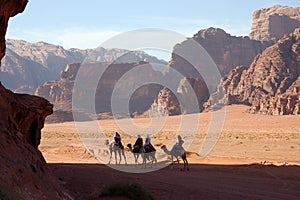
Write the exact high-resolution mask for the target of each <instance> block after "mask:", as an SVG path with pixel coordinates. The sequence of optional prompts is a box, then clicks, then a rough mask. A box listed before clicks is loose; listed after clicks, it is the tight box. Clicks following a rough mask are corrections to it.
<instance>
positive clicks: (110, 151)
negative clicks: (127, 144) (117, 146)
mask: <svg viewBox="0 0 300 200" xmlns="http://www.w3.org/2000/svg"><path fill="white" fill-rule="evenodd" d="M109 153H110V157H109V162H108V164H110V161H111V158H112V150H109Z"/></svg>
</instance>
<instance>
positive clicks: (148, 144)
mask: <svg viewBox="0 0 300 200" xmlns="http://www.w3.org/2000/svg"><path fill="white" fill-rule="evenodd" d="M144 148H145V150H146V152H153V151H156V149H155V148H154V146H153V145H152V144H151V137H150V134H147V136H146V140H145V145H144Z"/></svg>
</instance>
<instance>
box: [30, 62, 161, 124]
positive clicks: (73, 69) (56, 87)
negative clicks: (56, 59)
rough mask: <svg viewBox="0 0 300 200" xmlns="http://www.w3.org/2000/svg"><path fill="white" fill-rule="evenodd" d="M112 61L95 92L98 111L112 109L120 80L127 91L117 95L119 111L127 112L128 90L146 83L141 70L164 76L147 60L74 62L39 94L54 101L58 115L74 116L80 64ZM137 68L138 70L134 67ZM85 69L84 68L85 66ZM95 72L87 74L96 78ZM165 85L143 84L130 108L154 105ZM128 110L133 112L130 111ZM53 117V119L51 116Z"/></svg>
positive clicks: (145, 107)
mask: <svg viewBox="0 0 300 200" xmlns="http://www.w3.org/2000/svg"><path fill="white" fill-rule="evenodd" d="M107 65H109V67H108V68H107V69H106V71H105V72H104V73H103V74H102V77H101V79H100V80H99V83H98V86H97V88H96V94H95V108H96V113H97V114H98V113H105V112H112V110H111V98H112V92H113V89H114V88H115V86H116V84H117V82H119V84H120V86H121V88H120V90H121V91H125V94H121V95H120V96H117V97H116V98H117V99H118V100H119V101H120V105H119V104H118V105H117V106H118V108H115V109H116V110H115V111H117V112H119V113H124V112H126V110H124V108H126V106H128V104H126V105H124V102H122V101H123V100H125V99H126V98H127V96H126V95H128V92H127V91H130V89H131V88H134V87H135V86H136V84H138V83H143V82H144V81H146V80H144V79H145V77H143V76H141V74H147V76H148V77H152V78H154V82H155V80H156V81H157V82H158V80H160V79H162V73H161V72H157V71H154V70H153V69H152V67H151V66H150V65H148V63H147V62H136V63H112V64H110V63H104V62H100V63H74V64H70V65H68V66H67V68H66V69H65V70H64V71H62V72H61V78H60V80H57V81H50V82H46V83H45V84H44V85H43V86H40V87H39V88H38V89H37V90H36V93H35V94H36V95H38V96H41V97H44V98H46V99H48V100H49V101H50V102H51V103H53V104H54V110H55V111H54V115H60V116H62V118H61V120H63V119H65V120H66V119H72V116H70V115H71V114H72V113H71V111H72V95H73V86H74V81H75V78H76V75H77V72H78V70H79V68H83V69H84V68H87V67H89V68H90V67H95V68H97V69H101V68H104V67H106V66H107ZM140 66H144V67H146V68H144V69H143V70H142V69H140V68H139V67H140ZM133 69H135V70H133ZM83 71H84V70H83ZM129 71H130V72H131V74H130V75H129V77H127V78H126V79H123V80H122V81H121V83H120V78H121V77H122V76H123V75H124V74H125V73H127V72H129ZM93 76H94V74H87V79H96V78H99V77H93ZM85 88H86V89H85V90H86V91H88V90H92V89H93V88H92V86H91V87H89V86H85ZM161 88H162V87H161V86H160V85H155V84H149V85H144V86H142V87H139V88H138V89H137V90H136V91H135V92H134V93H133V94H132V96H131V99H130V101H129V112H130V113H134V112H139V113H140V112H144V111H145V110H147V109H149V108H150V105H151V103H152V102H153V100H154V99H155V97H156V96H157V94H158V92H159V90H160V89H161ZM80 98H81V97H80ZM84 98H85V95H84V94H82V101H84ZM125 114H127V115H128V114H129V113H128V112H126V113H125ZM58 118H59V117H56V118H55V120H53V121H49V122H57V120H58ZM50 119H51V118H50ZM50 119H49V120H50Z"/></svg>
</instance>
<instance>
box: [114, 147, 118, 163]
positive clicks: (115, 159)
mask: <svg viewBox="0 0 300 200" xmlns="http://www.w3.org/2000/svg"><path fill="white" fill-rule="evenodd" d="M114 153H115V161H116V164H117V163H118V162H117V151H116V150H114Z"/></svg>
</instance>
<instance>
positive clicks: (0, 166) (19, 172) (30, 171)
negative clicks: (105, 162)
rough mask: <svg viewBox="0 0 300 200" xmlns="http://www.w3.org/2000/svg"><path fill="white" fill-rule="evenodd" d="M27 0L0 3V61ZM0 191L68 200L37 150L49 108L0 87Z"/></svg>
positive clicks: (34, 197)
mask: <svg viewBox="0 0 300 200" xmlns="http://www.w3.org/2000/svg"><path fill="white" fill-rule="evenodd" d="M26 4H27V0H4V1H1V3H0V18H1V20H0V45H1V48H0V50H1V51H0V59H2V58H3V56H4V54H5V39H4V38H5V33H6V28H7V24H8V20H9V18H10V17H12V16H14V15H16V14H18V13H19V12H22V11H23V10H24V9H25V6H26ZM0 113H1V115H0V132H1V134H0V147H1V148H0V149H1V153H0V174H1V176H0V188H1V191H3V190H5V191H6V193H8V194H11V193H17V194H18V195H17V196H18V197H16V198H17V199H71V198H70V197H69V196H68V195H67V194H66V193H65V192H64V190H63V189H62V188H61V186H60V184H59V182H58V180H57V178H55V177H54V176H53V175H52V173H51V170H50V169H49V168H48V166H47V165H46V162H45V160H44V158H43V156H42V154H41V152H40V151H39V150H38V149H37V147H38V145H39V143H40V137H41V129H42V128H43V125H44V120H45V118H46V116H47V115H49V114H51V113H52V105H51V104H50V103H49V102H48V101H47V100H45V99H43V98H40V97H35V96H31V95H21V94H14V93H13V92H11V91H9V90H7V89H5V88H4V87H3V86H2V84H0Z"/></svg>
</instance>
